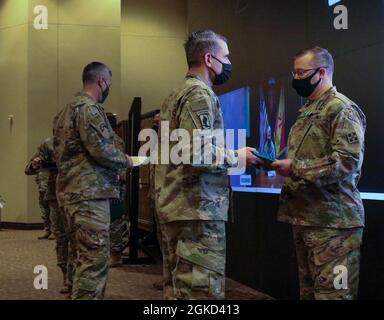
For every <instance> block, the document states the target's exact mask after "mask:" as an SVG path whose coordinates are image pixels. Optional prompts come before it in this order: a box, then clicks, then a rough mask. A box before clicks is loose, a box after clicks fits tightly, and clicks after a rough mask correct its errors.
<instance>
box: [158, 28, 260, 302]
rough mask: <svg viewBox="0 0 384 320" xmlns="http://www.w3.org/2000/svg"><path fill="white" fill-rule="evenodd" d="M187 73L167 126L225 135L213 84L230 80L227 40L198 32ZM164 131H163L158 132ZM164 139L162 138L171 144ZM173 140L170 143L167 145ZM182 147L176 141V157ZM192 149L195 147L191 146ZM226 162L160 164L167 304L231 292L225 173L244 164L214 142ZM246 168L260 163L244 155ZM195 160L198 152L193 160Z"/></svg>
mask: <svg viewBox="0 0 384 320" xmlns="http://www.w3.org/2000/svg"><path fill="white" fill-rule="evenodd" d="M185 49H186V53H187V60H188V65H189V72H188V74H187V77H186V79H185V81H184V83H183V84H182V86H181V87H180V88H179V89H178V90H176V91H174V92H173V93H172V94H171V95H170V96H169V97H168V98H167V99H166V100H165V102H164V104H163V106H162V109H161V120H162V121H168V122H169V127H170V132H172V131H173V130H174V129H185V130H188V132H189V133H190V136H192V131H193V130H198V129H205V130H207V131H208V132H212V130H213V129H218V130H223V129H224V124H223V116H222V112H221V109H220V105H219V101H218V98H217V96H216V95H215V93H214V92H213V91H212V85H213V84H217V85H219V84H222V83H224V82H225V81H226V80H228V79H229V76H230V71H231V65H230V61H229V58H228V56H229V51H228V46H227V42H226V39H225V38H224V37H222V36H220V35H218V34H216V33H214V32H213V31H202V32H195V33H192V34H191V36H190V37H189V39H188V40H187V42H186V44H185ZM160 131H162V130H160ZM164 134H165V133H164V132H161V135H162V139H167V138H168V137H166V136H164V137H163V135H164ZM168 139H169V138H168ZM176 144H177V142H174V141H170V148H169V149H170V150H171V149H172V148H173V147H174V146H175V145H176ZM189 147H192V146H189ZM211 147H212V151H213V153H215V154H217V153H216V152H218V153H221V154H222V155H223V158H224V163H220V164H217V163H213V164H205V165H204V164H199V165H197V164H196V165H194V164H192V165H188V164H179V165H175V164H170V165H166V164H159V165H156V173H155V188H156V210H157V213H158V216H159V220H160V225H161V232H162V238H163V243H162V250H163V266H164V297H165V298H166V299H223V298H224V292H225V288H224V287H225V257H226V236H225V222H226V221H227V213H228V204H229V198H228V193H229V189H228V176H227V169H228V168H229V167H234V166H237V165H238V161H239V158H238V153H237V152H236V151H233V150H225V146H222V145H220V146H218V145H214V144H213V143H211ZM241 153H242V154H247V163H248V164H254V165H256V164H257V163H258V159H257V158H256V157H254V156H253V155H252V153H251V152H250V149H244V150H242V152H241ZM191 155H192V153H191Z"/></svg>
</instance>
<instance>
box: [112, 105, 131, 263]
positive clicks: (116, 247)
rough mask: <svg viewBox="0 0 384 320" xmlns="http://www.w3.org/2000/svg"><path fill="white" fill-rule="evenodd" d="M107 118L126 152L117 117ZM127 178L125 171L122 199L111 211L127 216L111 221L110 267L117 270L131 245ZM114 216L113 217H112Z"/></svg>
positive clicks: (123, 171) (120, 189)
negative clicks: (120, 211)
mask: <svg viewBox="0 0 384 320" xmlns="http://www.w3.org/2000/svg"><path fill="white" fill-rule="evenodd" d="M107 118H108V121H109V123H110V124H111V127H112V129H113V130H114V131H115V132H114V139H115V144H116V147H117V148H118V149H119V150H120V151H121V152H125V142H124V140H123V139H121V138H120V137H119V136H118V135H117V133H116V129H117V119H116V116H115V115H114V114H113V113H109V112H108V113H107ZM126 176H127V170H126V169H123V170H121V171H120V173H119V185H118V188H119V191H120V197H119V199H113V200H111V209H113V208H116V207H117V208H123V210H124V211H125V214H123V215H122V216H121V217H118V218H117V219H116V220H114V221H111V227H110V231H109V236H110V239H111V262H110V265H109V266H110V267H111V268H115V267H119V266H121V265H122V261H121V258H122V255H123V251H124V249H125V248H126V247H127V246H128V244H129V228H130V224H129V220H128V215H127V213H126V206H125V198H126V195H127V186H126V183H127V181H126ZM112 216H113V215H112Z"/></svg>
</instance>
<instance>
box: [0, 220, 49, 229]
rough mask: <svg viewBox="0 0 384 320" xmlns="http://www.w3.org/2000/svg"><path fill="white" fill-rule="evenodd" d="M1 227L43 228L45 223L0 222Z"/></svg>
mask: <svg viewBox="0 0 384 320" xmlns="http://www.w3.org/2000/svg"><path fill="white" fill-rule="evenodd" d="M1 229H13V230H43V229H44V225H43V224H42V223H24V222H6V221H2V222H0V230H1Z"/></svg>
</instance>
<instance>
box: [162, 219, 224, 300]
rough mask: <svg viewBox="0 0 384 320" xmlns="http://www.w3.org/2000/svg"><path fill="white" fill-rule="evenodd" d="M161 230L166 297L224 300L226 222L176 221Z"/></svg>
mask: <svg viewBox="0 0 384 320" xmlns="http://www.w3.org/2000/svg"><path fill="white" fill-rule="evenodd" d="M161 232H162V242H163V244H162V250H163V277H164V298H165V299H168V300H194V299H199V300H208V299H212V300H214V299H215V300H216V299H217V300H218V299H224V293H225V254H226V238H225V222H224V221H202V220H193V221H174V222H170V223H166V224H162V225H161Z"/></svg>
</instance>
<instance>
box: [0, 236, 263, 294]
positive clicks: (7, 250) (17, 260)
mask: <svg viewBox="0 0 384 320" xmlns="http://www.w3.org/2000/svg"><path fill="white" fill-rule="evenodd" d="M41 233H42V231H15V230H0V300H63V299H66V296H63V295H61V294H60V293H59V292H58V290H59V288H60V286H61V274H60V271H59V269H58V267H57V266H56V259H55V251H54V247H55V241H54V240H53V241H52V240H37V237H38V236H39V235H41ZM38 265H43V266H46V267H47V270H48V289H47V290H36V289H35V288H34V284H33V283H34V279H35V277H36V276H37V275H36V274H34V268H35V266H38ZM160 280H161V265H160V264H157V265H152V266H123V267H122V268H118V269H111V270H110V273H109V280H108V286H107V291H106V296H105V299H107V300H128V299H129V300H130V299H132V300H159V299H161V298H162V293H161V292H160V291H158V290H156V289H154V288H153V286H152V284H153V283H154V282H156V281H160ZM226 296H227V299H229V300H232V299H247V300H265V299H270V298H269V297H268V296H266V295H264V294H261V293H259V292H257V291H255V290H253V289H250V288H248V287H245V286H243V285H241V284H239V283H237V282H235V281H232V280H228V281H227V292H226Z"/></svg>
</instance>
